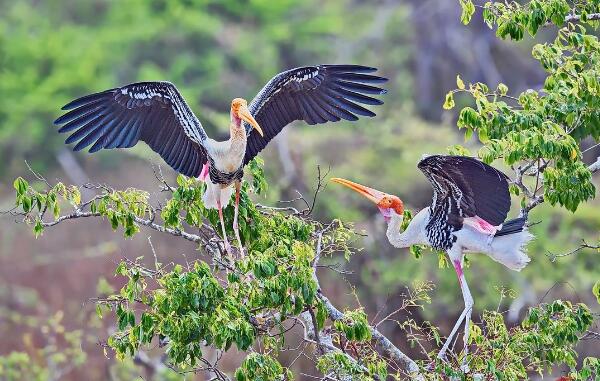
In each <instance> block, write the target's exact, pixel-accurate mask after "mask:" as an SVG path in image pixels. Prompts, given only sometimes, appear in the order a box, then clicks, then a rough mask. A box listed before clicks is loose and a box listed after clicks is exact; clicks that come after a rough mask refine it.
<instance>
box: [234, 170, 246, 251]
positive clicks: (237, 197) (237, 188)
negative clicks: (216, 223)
mask: <svg viewBox="0 0 600 381" xmlns="http://www.w3.org/2000/svg"><path fill="white" fill-rule="evenodd" d="M240 186H241V183H240V182H239V181H236V182H235V211H234V214H233V231H234V232H235V238H236V239H237V241H238V245H239V247H240V256H241V257H242V258H244V256H245V255H244V246H242V240H241V239H240V230H239V226H238V210H239V207H240Z"/></svg>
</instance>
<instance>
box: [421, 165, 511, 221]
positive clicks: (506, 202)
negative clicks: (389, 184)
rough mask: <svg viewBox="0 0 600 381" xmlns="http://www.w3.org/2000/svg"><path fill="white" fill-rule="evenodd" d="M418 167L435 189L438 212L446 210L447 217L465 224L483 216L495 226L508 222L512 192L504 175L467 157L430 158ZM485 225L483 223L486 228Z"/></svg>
mask: <svg viewBox="0 0 600 381" xmlns="http://www.w3.org/2000/svg"><path fill="white" fill-rule="evenodd" d="M418 167H419V169H420V170H421V171H422V172H423V173H424V174H425V176H426V177H427V179H428V180H429V181H430V182H431V185H432V186H433V190H434V194H433V202H432V208H433V211H434V212H435V211H436V210H439V209H445V210H446V211H448V213H446V214H450V215H453V216H450V217H449V218H451V219H452V218H453V217H458V218H459V219H460V220H461V221H462V219H466V218H471V217H479V219H482V220H483V221H484V222H487V223H488V224H490V225H492V226H498V225H501V224H502V223H503V222H504V220H506V216H507V215H508V212H509V210H510V193H509V191H508V177H507V176H506V175H505V174H504V173H502V172H500V171H499V170H497V169H495V168H493V167H491V166H489V165H487V164H485V163H483V162H481V161H479V160H477V159H474V158H471V157H465V156H441V155H434V156H429V157H426V158H424V159H423V160H421V161H420V162H419V164H418ZM454 219H456V218H454ZM479 222H481V221H479ZM484 222H481V224H482V225H485V223H484ZM486 227H487V226H483V227H482V229H485V228H486ZM487 228H489V227H487Z"/></svg>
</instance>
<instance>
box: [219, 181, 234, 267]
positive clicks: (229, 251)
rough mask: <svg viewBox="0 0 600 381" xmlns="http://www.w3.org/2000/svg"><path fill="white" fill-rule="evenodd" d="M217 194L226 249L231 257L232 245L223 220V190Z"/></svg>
mask: <svg viewBox="0 0 600 381" xmlns="http://www.w3.org/2000/svg"><path fill="white" fill-rule="evenodd" d="M218 192H219V194H217V208H218V209H219V220H221V229H223V243H224V244H225V250H226V251H227V255H228V256H229V259H232V257H231V245H230V244H229V240H228V239H227V233H226V232H225V221H224V220H223V208H222V207H221V191H220V190H219V191H218Z"/></svg>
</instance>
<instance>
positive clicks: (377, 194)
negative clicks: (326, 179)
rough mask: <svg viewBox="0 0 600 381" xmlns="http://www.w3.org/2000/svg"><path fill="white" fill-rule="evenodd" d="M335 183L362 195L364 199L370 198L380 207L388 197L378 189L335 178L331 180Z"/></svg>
mask: <svg viewBox="0 0 600 381" xmlns="http://www.w3.org/2000/svg"><path fill="white" fill-rule="evenodd" d="M331 181H333V182H334V183H338V184H342V185H345V186H347V187H348V188H350V189H352V190H354V191H356V192H358V193H360V194H361V195H363V196H364V197H366V198H368V199H369V200H371V201H372V202H374V203H375V204H377V205H379V203H380V202H381V200H382V199H383V198H384V197H385V196H386V193H383V192H381V191H378V190H377V189H373V188H369V187H366V186H364V185H361V184H357V183H355V182H352V181H350V180H346V179H340V178H339V177H334V178H332V179H331Z"/></svg>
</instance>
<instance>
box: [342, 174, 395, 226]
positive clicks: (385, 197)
mask: <svg viewBox="0 0 600 381" xmlns="http://www.w3.org/2000/svg"><path fill="white" fill-rule="evenodd" d="M331 181H333V182H334V183H338V184H342V185H345V186H347V187H348V188H350V189H352V190H354V191H356V192H358V193H360V194H361V195H363V196H364V197H366V198H368V199H369V200H371V201H372V202H373V203H375V204H376V205H377V207H378V208H379V211H380V212H381V214H382V215H383V218H385V220H386V221H387V222H389V221H390V219H391V218H392V213H396V214H398V215H400V216H401V215H402V214H403V213H404V204H403V203H402V200H400V198H399V197H398V196H394V195H392V194H387V193H384V192H381V191H378V190H376V189H373V188H369V187H366V186H364V185H361V184H357V183H355V182H352V181H350V180H346V179H340V178H337V177H336V178H333V179H331Z"/></svg>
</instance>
